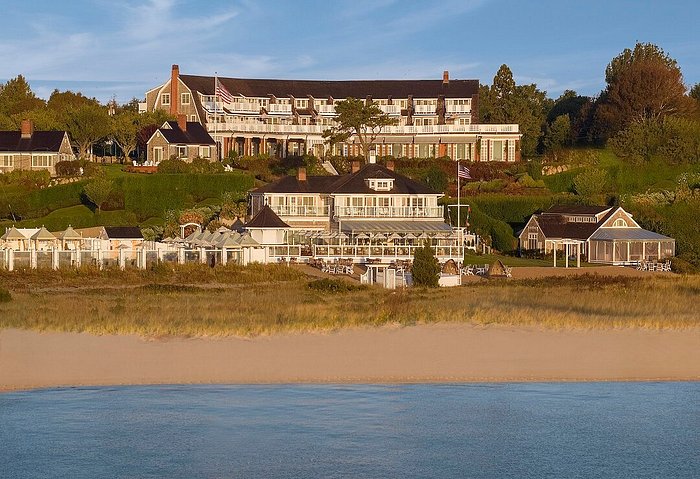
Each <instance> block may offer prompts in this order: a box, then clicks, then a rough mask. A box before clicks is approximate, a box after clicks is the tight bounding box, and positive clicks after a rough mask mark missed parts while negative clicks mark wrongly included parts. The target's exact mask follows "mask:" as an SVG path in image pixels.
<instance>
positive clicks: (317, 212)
mask: <svg viewBox="0 0 700 479" xmlns="http://www.w3.org/2000/svg"><path fill="white" fill-rule="evenodd" d="M270 208H271V209H272V211H274V212H275V213H276V214H277V215H279V216H323V217H328V215H329V214H330V207H329V206H305V205H281V206H280V205H277V206H274V205H273V206H270Z"/></svg>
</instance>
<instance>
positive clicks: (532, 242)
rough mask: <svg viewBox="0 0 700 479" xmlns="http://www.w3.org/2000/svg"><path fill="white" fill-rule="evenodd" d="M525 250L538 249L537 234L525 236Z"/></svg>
mask: <svg viewBox="0 0 700 479" xmlns="http://www.w3.org/2000/svg"><path fill="white" fill-rule="evenodd" d="M527 249H539V248H538V245H537V233H528V234H527Z"/></svg>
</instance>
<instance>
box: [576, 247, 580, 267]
mask: <svg viewBox="0 0 700 479" xmlns="http://www.w3.org/2000/svg"><path fill="white" fill-rule="evenodd" d="M576 267H577V268H580V267H581V243H579V244H578V245H576Z"/></svg>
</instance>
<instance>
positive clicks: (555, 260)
mask: <svg viewBox="0 0 700 479" xmlns="http://www.w3.org/2000/svg"><path fill="white" fill-rule="evenodd" d="M552 253H553V255H554V267H555V268H556V267H557V244H556V243H554V245H553V247H552Z"/></svg>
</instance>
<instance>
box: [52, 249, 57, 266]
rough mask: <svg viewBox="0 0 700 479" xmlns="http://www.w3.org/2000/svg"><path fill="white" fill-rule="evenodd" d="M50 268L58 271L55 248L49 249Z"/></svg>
mask: <svg viewBox="0 0 700 479" xmlns="http://www.w3.org/2000/svg"><path fill="white" fill-rule="evenodd" d="M51 267H52V268H53V269H54V270H56V269H58V248H55V247H54V248H52V249H51Z"/></svg>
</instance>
